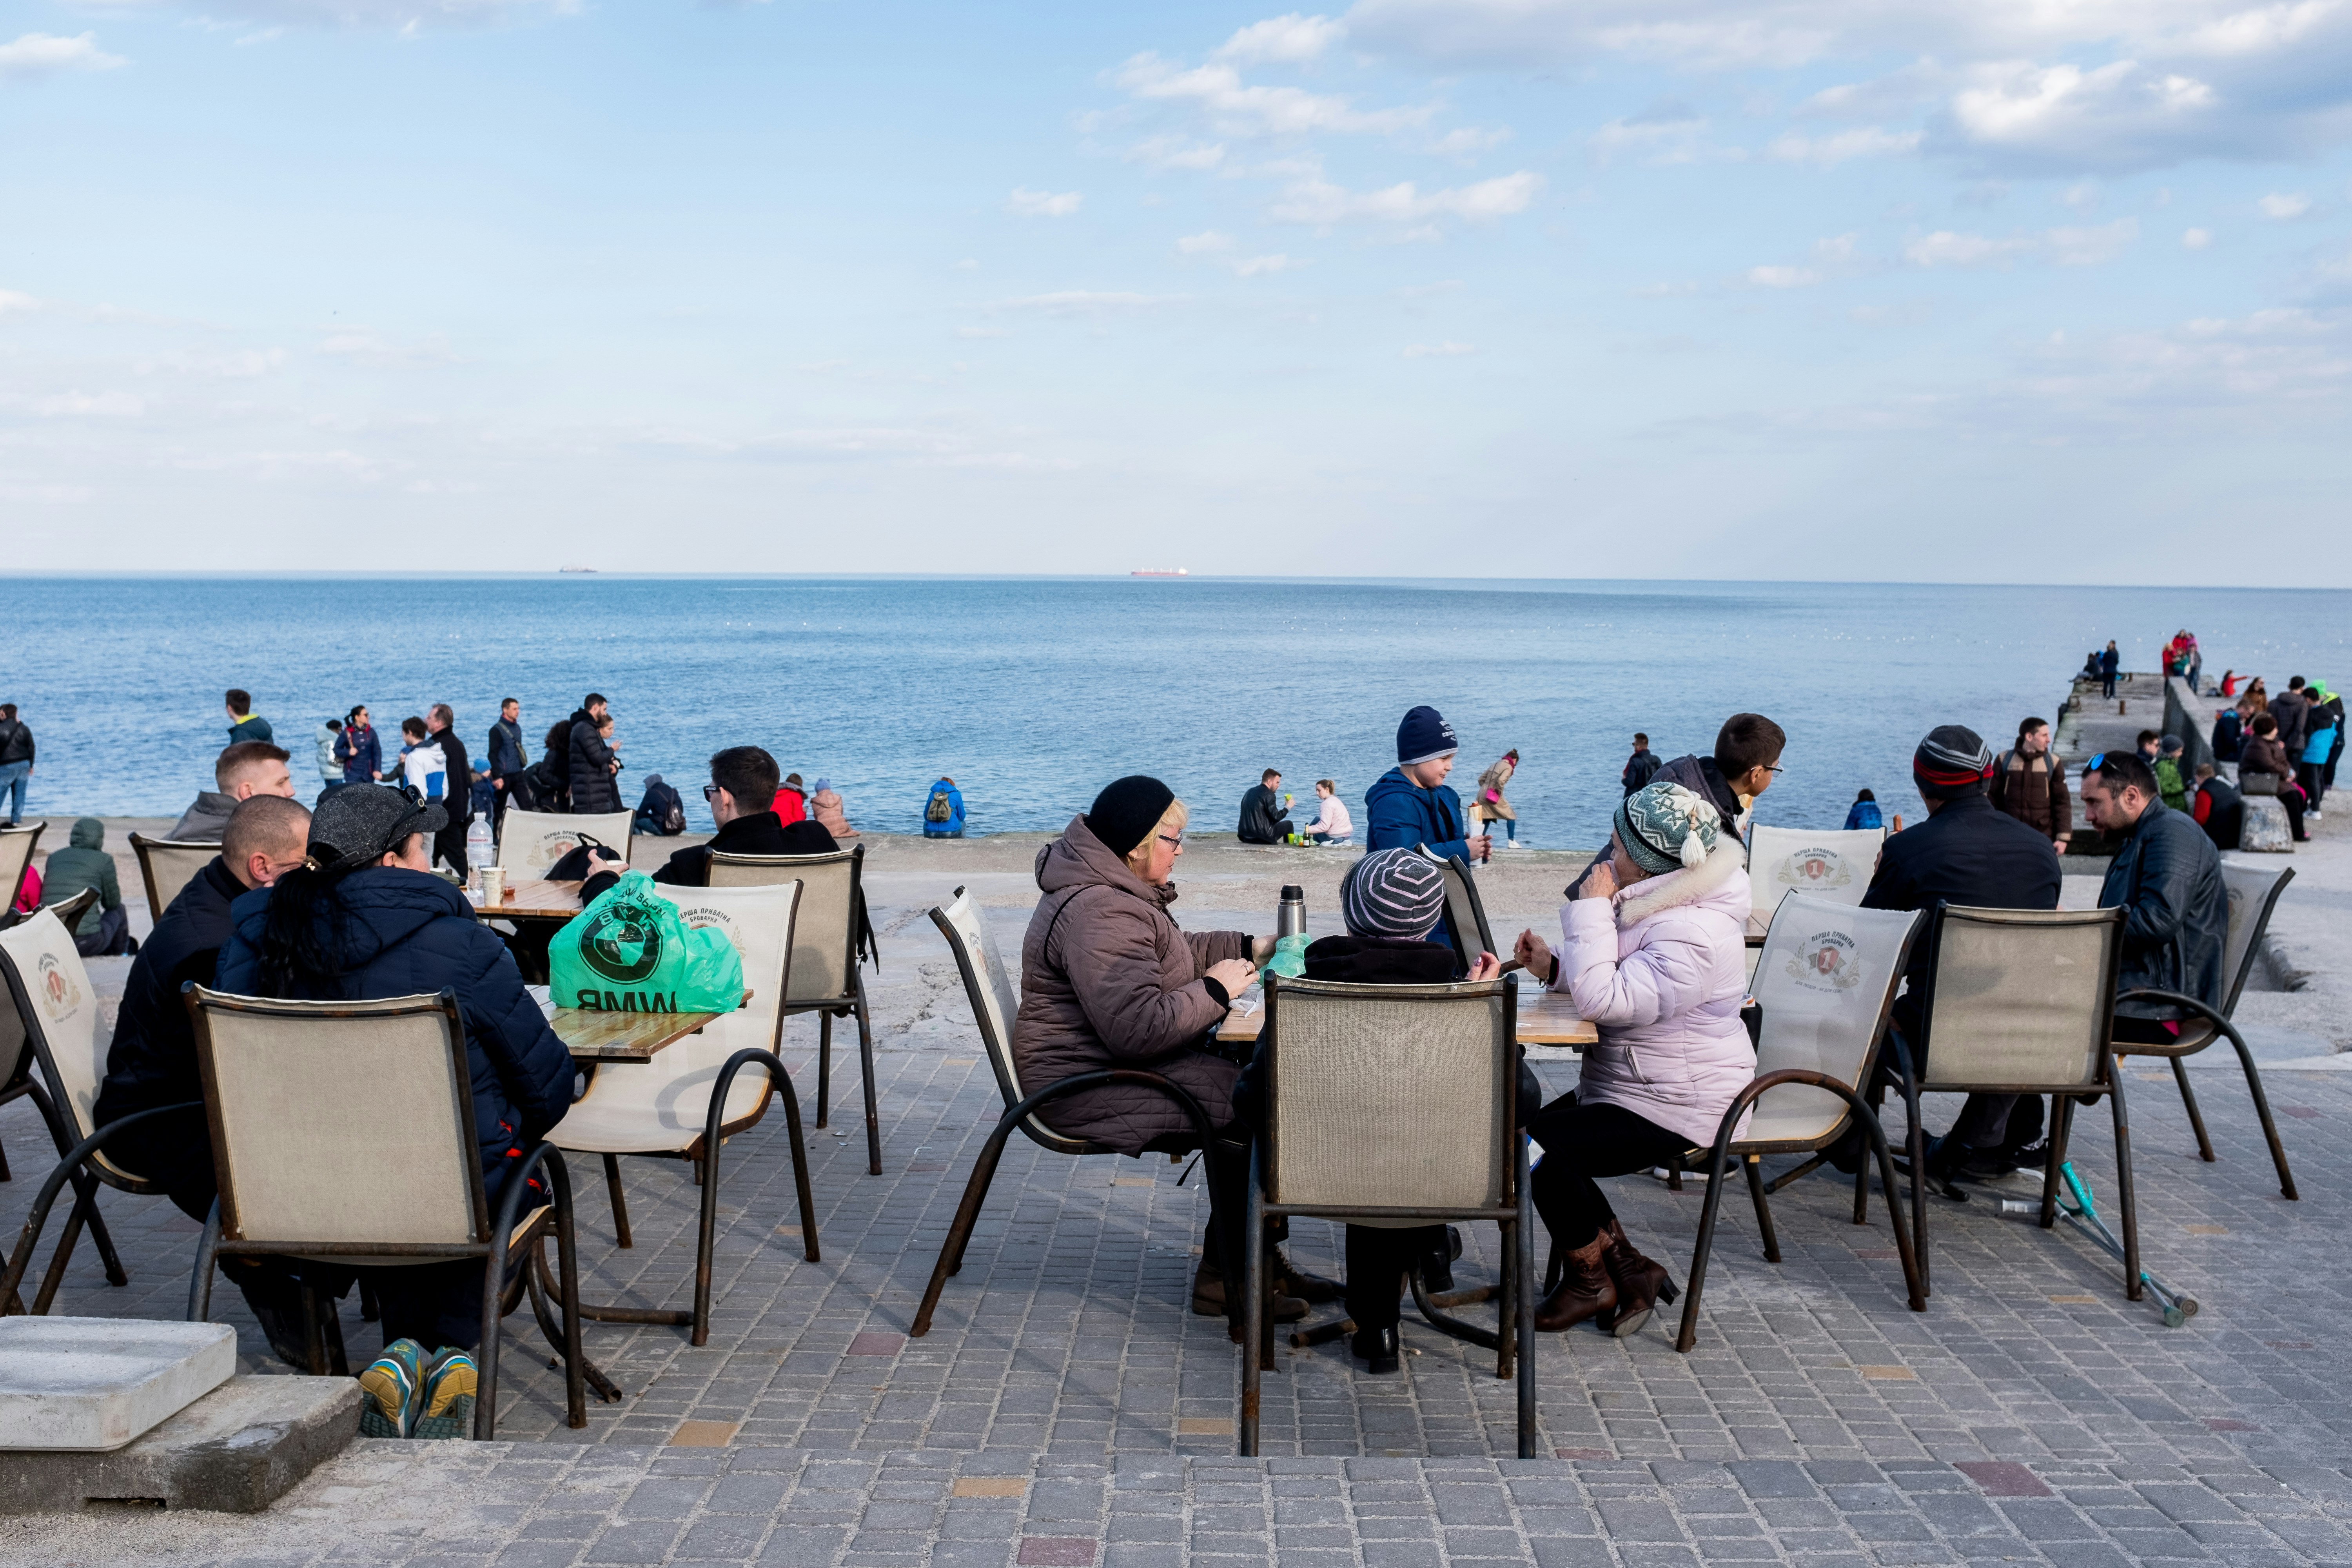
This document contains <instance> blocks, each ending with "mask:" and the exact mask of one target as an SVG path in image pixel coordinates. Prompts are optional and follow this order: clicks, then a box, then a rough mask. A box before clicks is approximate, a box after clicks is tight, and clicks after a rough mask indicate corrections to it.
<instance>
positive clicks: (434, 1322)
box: [221, 1258, 482, 1355]
mask: <svg viewBox="0 0 2352 1568" xmlns="http://www.w3.org/2000/svg"><path fill="white" fill-rule="evenodd" d="M221 1272H223V1273H224V1274H226V1275H227V1276H228V1278H229V1279H232V1280H234V1281H235V1282H236V1288H237V1289H238V1290H240V1291H242V1292H243V1293H244V1296H245V1300H246V1304H247V1306H248V1307H250V1308H251V1309H252V1310H253V1311H254V1313H255V1315H256V1316H259V1315H260V1313H261V1312H262V1311H264V1310H267V1309H269V1308H275V1309H276V1310H278V1311H279V1312H281V1313H285V1314H288V1315H289V1316H290V1315H292V1314H293V1313H294V1312H295V1310H296V1309H297V1307H298V1305H299V1300H300V1297H299V1294H298V1292H299V1290H300V1289H301V1286H302V1285H303V1284H304V1283H305V1282H307V1283H308V1284H309V1285H310V1289H313V1290H315V1291H317V1292H318V1293H319V1294H320V1295H321V1296H324V1297H326V1298H327V1299H328V1300H341V1298H342V1297H344V1296H345V1295H347V1294H349V1293H350V1291H351V1288H352V1281H353V1280H355V1279H359V1278H360V1272H361V1271H360V1270H358V1269H356V1268H350V1267H348V1266H346V1265H343V1264H339V1263H322V1262H320V1261H318V1260H316V1259H313V1258H304V1259H300V1260H296V1259H293V1258H223V1259H222V1260H221ZM366 1275H367V1282H368V1285H369V1287H370V1288H371V1289H373V1291H374V1292H375V1300H376V1306H377V1308H378V1309H379V1310H380V1312H381V1314H382V1315H381V1318H380V1320H379V1321H380V1326H381V1327H382V1328H383V1342H384V1343H385V1344H390V1343H392V1342H393V1341H394V1340H415V1342H417V1343H418V1344H420V1345H423V1346H424V1347H425V1353H426V1354H428V1355H430V1354H431V1353H432V1352H435V1351H437V1350H439V1349H440V1348H441V1347H442V1346H444V1345H456V1346H457V1347H458V1348H459V1349H461V1350H472V1349H473V1348H474V1347H475V1346H476V1345H477V1344H478V1343H480V1342H481V1338H482V1263H481V1260H480V1259H478V1258H452V1259H451V1260H449V1261H448V1262H446V1263H416V1264H404V1265H401V1266H398V1267H394V1268H370V1269H368V1270H367V1271H366Z"/></svg>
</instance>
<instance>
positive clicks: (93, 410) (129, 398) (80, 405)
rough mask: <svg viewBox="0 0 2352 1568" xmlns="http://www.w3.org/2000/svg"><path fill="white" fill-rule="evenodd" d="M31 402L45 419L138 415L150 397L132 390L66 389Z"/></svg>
mask: <svg viewBox="0 0 2352 1568" xmlns="http://www.w3.org/2000/svg"><path fill="white" fill-rule="evenodd" d="M30 406H31V408H32V410H33V412H34V413H36V414H37V415H39V416H42V417H43V418H45V419H135V418H137V417H138V416H140V415H142V414H144V413H146V412H147V400H146V399H145V398H143V397H137V396H133V395H131V394H130V393H128V392H63V393H58V394H57V395H53V396H49V397H36V398H34V399H32V401H31V404H30Z"/></svg>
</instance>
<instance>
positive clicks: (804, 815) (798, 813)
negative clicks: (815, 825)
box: [773, 773, 808, 826]
mask: <svg viewBox="0 0 2352 1568" xmlns="http://www.w3.org/2000/svg"><path fill="white" fill-rule="evenodd" d="M773 809H774V811H775V814H776V820H777V821H778V822H781V823H783V824H785V825H786V826H790V825H791V824H793V823H795V822H806V821H807V820H808V794H807V792H806V791H804V790H803V789H802V788H801V775H800V774H798V773H786V774H785V775H784V787H783V788H782V789H780V790H778V791H777V792H776V804H775V806H774V808H773Z"/></svg>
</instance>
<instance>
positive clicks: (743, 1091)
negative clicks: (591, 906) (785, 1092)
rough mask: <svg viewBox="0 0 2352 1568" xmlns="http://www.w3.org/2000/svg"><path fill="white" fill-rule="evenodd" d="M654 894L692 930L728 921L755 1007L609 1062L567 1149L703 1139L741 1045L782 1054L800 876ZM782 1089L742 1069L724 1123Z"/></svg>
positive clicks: (562, 1132) (576, 1112)
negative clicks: (629, 1058)
mask: <svg viewBox="0 0 2352 1568" xmlns="http://www.w3.org/2000/svg"><path fill="white" fill-rule="evenodd" d="M654 891H655V892H656V893H658V894H660V895H661V896H662V897H663V898H665V899H667V900H669V901H670V902H671V903H674V904H676V905H677V911H678V914H679V916H680V917H681V918H683V919H684V920H685V921H686V923H687V924H688V926H690V927H695V928H700V927H704V926H714V925H715V926H718V927H719V928H720V929H721V930H723V931H726V933H727V935H728V939H729V940H730V941H731V942H734V944H735V951H736V952H737V953H738V954H740V956H741V958H742V961H743V984H745V985H746V986H749V987H750V988H751V999H750V1001H749V1002H748V1003H746V1004H745V1005H744V1006H742V1007H740V1008H739V1009H738V1010H737V1011H735V1012H732V1013H730V1014H728V1015H727V1016H724V1017H721V1018H714V1019H712V1020H711V1021H710V1022H709V1023H708V1024H706V1025H704V1026H702V1032H701V1033H700V1034H696V1035H688V1036H687V1037H686V1038H684V1039H682V1040H680V1041H678V1042H677V1044H675V1045H672V1046H667V1047H663V1048H662V1049H661V1050H659V1051H656V1052H655V1053H654V1057H653V1059H652V1060H650V1061H646V1062H605V1063H604V1064H603V1065H601V1066H599V1067H598V1068H597V1069H596V1076H595V1077H594V1078H593V1079H590V1080H589V1084H588V1092H587V1093H586V1094H585V1095H583V1096H582V1097H581V1099H580V1100H579V1101H578V1102H577V1103H575V1104H574V1105H573V1106H572V1109H571V1110H570V1111H568V1112H566V1113H565V1115H564V1118H563V1120H562V1122H560V1123H558V1124H557V1126H556V1129H555V1131H552V1132H551V1133H549V1134H548V1142H551V1143H553V1144H554V1145H555V1146H556V1147H557V1148H559V1149H587V1150H594V1151H598V1152H610V1153H616V1154H622V1153H656V1152H674V1151H677V1150H682V1149H685V1148H687V1147H688V1145H690V1144H692V1143H693V1142H695V1141H696V1140H698V1139H699V1138H700V1137H701V1136H702V1134H703V1131H704V1128H705V1123H706V1121H707V1119H708V1118H709V1114H710V1091H711V1089H713V1088H715V1087H716V1086H717V1084H718V1081H719V1069H721V1068H724V1067H725V1066H726V1065H727V1058H730V1057H731V1056H733V1055H734V1054H735V1053H736V1052H737V1051H740V1050H743V1049H745V1048H747V1047H748V1048H752V1049H757V1050H762V1051H773V1050H774V1049H775V1048H776V1042H777V1040H778V1038H779V1037H780V1036H781V1034H782V1026H783V1007H784V987H785V984H786V981H787V979H788V978H789V974H788V968H789V965H790V963H791V962H792V956H793V912H794V910H796V909H797V907H798V906H799V903H800V899H801V885H800V884H799V883H798V882H783V883H775V884H771V885H769V886H765V887H758V888H673V887H670V886H667V884H664V883H658V882H657V883H656V884H654ZM771 1092H772V1085H771V1084H770V1083H769V1080H768V1075H767V1073H766V1072H764V1071H763V1070H761V1069H760V1068H745V1069H744V1070H743V1071H741V1072H740V1073H737V1074H736V1075H735V1082H734V1084H733V1085H732V1086H731V1087H730V1089H729V1090H728V1094H727V1110H726V1111H725V1113H724V1115H722V1116H721V1118H720V1120H721V1121H724V1122H726V1123H729V1124H730V1125H731V1124H733V1123H736V1122H740V1121H746V1120H748V1119H749V1118H751V1117H752V1116H754V1115H755V1114H757V1113H758V1111H759V1110H760V1109H761V1106H762V1105H764V1104H765V1103H766V1100H767V1097H768V1095H769V1094H770V1093H771Z"/></svg>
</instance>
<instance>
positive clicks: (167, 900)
mask: <svg viewBox="0 0 2352 1568" xmlns="http://www.w3.org/2000/svg"><path fill="white" fill-rule="evenodd" d="M131 848H132V849H133V850H134V851H136V852H137V854H138V856H139V879H140V880H141V881H142V882H144V883H146V884H147V918H148V919H149V920H150V921H160V920H162V919H163V911H164V910H168V909H170V908H171V907H172V900H173V899H176V898H178V897H179V896H180V889H183V888H184V887H186V886H187V885H188V884H189V883H190V882H192V881H194V880H195V877H196V873H197V872H199V871H201V870H203V869H204V868H205V862H207V861H209V860H210V859H211V858H213V857H214V856H215V855H217V854H219V853H220V852H221V847H220V845H219V844H218V843H217V842H212V843H207V842H205V841H204V840H201V839H194V838H187V839H181V838H150V837H147V836H146V835H145V834H143V833H134V834H132V835H131Z"/></svg>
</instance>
